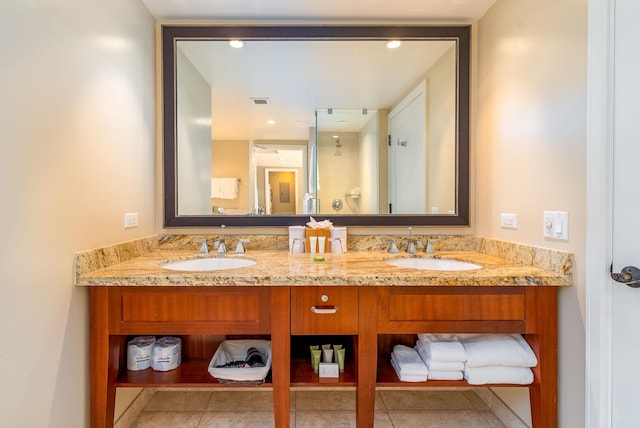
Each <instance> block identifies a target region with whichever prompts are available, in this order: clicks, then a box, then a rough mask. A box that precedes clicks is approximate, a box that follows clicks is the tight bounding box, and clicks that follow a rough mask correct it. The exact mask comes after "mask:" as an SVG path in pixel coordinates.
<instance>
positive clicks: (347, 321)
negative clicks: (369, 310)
mask: <svg viewBox="0 0 640 428" xmlns="http://www.w3.org/2000/svg"><path fill="white" fill-rule="evenodd" d="M291 334H358V289H357V288H356V287H294V288H292V289H291Z"/></svg>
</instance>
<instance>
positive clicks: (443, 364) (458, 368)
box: [427, 361, 464, 373]
mask: <svg viewBox="0 0 640 428" xmlns="http://www.w3.org/2000/svg"><path fill="white" fill-rule="evenodd" d="M427 368H428V369H429V373H431V371H444V372H462V370H464V363H463V362H458V361H431V362H429V363H427Z"/></svg>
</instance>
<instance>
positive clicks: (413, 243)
mask: <svg viewBox="0 0 640 428" xmlns="http://www.w3.org/2000/svg"><path fill="white" fill-rule="evenodd" d="M408 229H409V243H408V244H407V253H409V254H415V253H416V242H417V241H416V240H415V239H413V237H412V236H411V232H412V230H413V228H412V227H411V226H409V227H408Z"/></svg>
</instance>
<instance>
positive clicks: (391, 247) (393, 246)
mask: <svg viewBox="0 0 640 428" xmlns="http://www.w3.org/2000/svg"><path fill="white" fill-rule="evenodd" d="M389 252H390V253H393V254H395V253H398V252H399V250H398V246H397V245H396V240H395V239H391V244H390V245H389Z"/></svg>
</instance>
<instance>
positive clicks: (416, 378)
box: [391, 358, 427, 382]
mask: <svg viewBox="0 0 640 428" xmlns="http://www.w3.org/2000/svg"><path fill="white" fill-rule="evenodd" d="M391 365H392V366H393V369H394V370H395V371H396V374H397V375H398V379H400V380H401V381H402V382H426V381H427V375H426V374H422V375H407V374H402V373H401V372H400V368H399V367H398V365H397V363H396V362H395V361H394V360H393V358H391Z"/></svg>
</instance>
